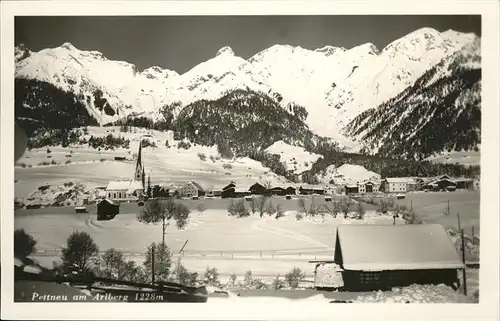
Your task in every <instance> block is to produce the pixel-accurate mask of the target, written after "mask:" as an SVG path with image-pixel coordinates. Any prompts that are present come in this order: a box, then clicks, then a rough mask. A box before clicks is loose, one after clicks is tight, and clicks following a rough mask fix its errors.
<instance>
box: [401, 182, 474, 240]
mask: <svg viewBox="0 0 500 321" xmlns="http://www.w3.org/2000/svg"><path fill="white" fill-rule="evenodd" d="M480 196H481V194H480V192H479V191H460V190H457V191H456V192H432V193H430V192H429V193H425V192H415V193H408V194H407V195H406V198H405V199H401V200H397V199H395V202H396V204H401V205H406V206H408V207H410V206H413V208H414V209H415V212H416V213H417V216H418V217H420V218H421V219H422V220H423V221H424V222H426V223H438V224H441V225H443V226H444V227H445V228H452V229H454V230H458V220H457V213H459V214H460V226H461V228H463V229H464V230H465V233H466V234H468V235H471V234H472V227H474V234H475V236H479V233H480V216H479V214H480V213H479V210H480V206H479V205H480ZM448 201H450V213H451V215H450V216H446V215H444V214H443V213H444V212H446V211H447V207H448Z"/></svg>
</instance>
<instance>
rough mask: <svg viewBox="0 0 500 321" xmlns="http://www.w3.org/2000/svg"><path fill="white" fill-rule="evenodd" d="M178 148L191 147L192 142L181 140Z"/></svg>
mask: <svg viewBox="0 0 500 321" xmlns="http://www.w3.org/2000/svg"><path fill="white" fill-rule="evenodd" d="M177 148H178V149H181V148H182V149H186V150H187V149H190V148H191V143H190V142H185V141H180V142H179V143H178V144H177Z"/></svg>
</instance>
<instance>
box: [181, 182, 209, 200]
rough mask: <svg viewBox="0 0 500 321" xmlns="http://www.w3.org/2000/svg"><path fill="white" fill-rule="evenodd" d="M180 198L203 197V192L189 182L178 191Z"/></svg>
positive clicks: (196, 184) (199, 186)
mask: <svg viewBox="0 0 500 321" xmlns="http://www.w3.org/2000/svg"><path fill="white" fill-rule="evenodd" d="M179 193H180V194H181V197H189V198H192V197H200V196H204V195H205V190H204V189H203V187H201V185H200V184H198V183H196V182H194V181H193V182H189V183H187V184H186V185H184V186H182V187H181V188H180V189H179Z"/></svg>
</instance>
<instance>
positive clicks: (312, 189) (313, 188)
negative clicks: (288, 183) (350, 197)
mask: <svg viewBox="0 0 500 321" xmlns="http://www.w3.org/2000/svg"><path fill="white" fill-rule="evenodd" d="M299 194H301V195H312V194H320V195H323V194H325V189H324V188H323V187H321V186H319V185H302V186H300V187H299Z"/></svg>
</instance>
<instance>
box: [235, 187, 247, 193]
mask: <svg viewBox="0 0 500 321" xmlns="http://www.w3.org/2000/svg"><path fill="white" fill-rule="evenodd" d="M234 191H235V192H236V193H249V191H248V188H243V187H239V188H235V189H234Z"/></svg>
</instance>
